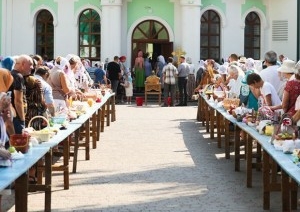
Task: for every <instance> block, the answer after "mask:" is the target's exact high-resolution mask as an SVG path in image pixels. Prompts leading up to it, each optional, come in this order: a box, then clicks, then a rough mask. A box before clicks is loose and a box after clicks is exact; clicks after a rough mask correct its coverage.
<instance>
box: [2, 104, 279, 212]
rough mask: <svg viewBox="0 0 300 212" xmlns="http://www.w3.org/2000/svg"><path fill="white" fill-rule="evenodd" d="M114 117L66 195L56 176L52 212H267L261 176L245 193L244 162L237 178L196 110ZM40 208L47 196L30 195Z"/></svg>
mask: <svg viewBox="0 0 300 212" xmlns="http://www.w3.org/2000/svg"><path fill="white" fill-rule="evenodd" d="M189 104H191V103H189ZM116 110H117V121H116V122H113V123H111V126H110V127H105V130H104V133H102V134H101V141H100V142H98V147H97V149H91V159H90V160H89V161H85V160H84V151H83V150H80V151H79V162H78V167H77V170H78V172H77V173H76V174H73V173H71V174H70V189H69V190H63V187H62V185H63V177H62V174H61V173H55V174H54V176H53V187H52V190H53V192H52V211H59V212H64V211H76V212H87V211H105V212H115V211H124V212H125V211H143V212H144V211H166V212H167V211H172V212H174V211H197V212H198V211H213V212H216V211H222V212H223V211H230V212H235V211H243V212H244V211H246V212H247V211H249V212H250V211H251V212H253V211H256V212H257V211H263V209H262V177H261V175H262V173H261V172H257V171H255V170H254V171H253V188H246V183H245V182H246V173H245V161H242V162H241V171H240V172H235V171H234V155H232V157H231V159H229V160H227V159H225V155H224V145H223V148H221V149H219V148H217V143H216V140H211V139H209V138H204V137H205V136H206V137H207V136H208V134H207V133H205V129H204V128H203V127H202V124H200V123H198V122H197V121H196V120H195V117H196V112H197V107H196V106H195V105H194V106H189V107H159V106H156V105H154V104H153V105H148V106H147V107H136V106H135V105H116ZM71 164H72V158H71ZM70 170H71V168H70ZM271 197H272V199H271V211H281V200H280V194H279V192H278V193H274V194H273V193H272V195H271ZM13 199H14V195H11V196H9V197H5V198H4V201H3V206H2V208H3V211H14V210H15V208H14V205H13ZM43 204H44V194H43V193H39V192H35V193H30V194H29V197H28V208H29V211H43V207H44V206H43Z"/></svg>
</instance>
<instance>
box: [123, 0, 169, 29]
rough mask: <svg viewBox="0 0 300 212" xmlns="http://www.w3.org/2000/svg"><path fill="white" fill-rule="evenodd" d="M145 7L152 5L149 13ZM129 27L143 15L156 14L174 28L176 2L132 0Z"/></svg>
mask: <svg viewBox="0 0 300 212" xmlns="http://www.w3.org/2000/svg"><path fill="white" fill-rule="evenodd" d="M145 7H151V8H152V13H149V12H148V10H147V9H146V8H145ZM127 11H128V14H127V29H129V28H130V27H131V25H132V24H133V23H134V22H135V21H136V20H137V19H140V18H141V17H144V16H156V17H160V18H161V19H163V20H165V21H166V22H167V23H168V24H169V25H170V27H171V28H172V29H173V30H174V4H173V3H171V2H170V0H151V1H149V0H132V2H128V9H127Z"/></svg>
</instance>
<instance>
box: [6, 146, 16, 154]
mask: <svg viewBox="0 0 300 212" xmlns="http://www.w3.org/2000/svg"><path fill="white" fill-rule="evenodd" d="M8 151H9V152H10V153H14V152H15V151H16V148H15V147H13V146H10V147H9V148H8Z"/></svg>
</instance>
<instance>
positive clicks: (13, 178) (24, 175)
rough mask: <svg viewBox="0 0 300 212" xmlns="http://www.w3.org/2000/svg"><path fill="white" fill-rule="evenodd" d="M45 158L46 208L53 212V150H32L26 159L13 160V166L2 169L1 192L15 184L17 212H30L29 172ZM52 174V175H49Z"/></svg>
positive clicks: (26, 155)
mask: <svg viewBox="0 0 300 212" xmlns="http://www.w3.org/2000/svg"><path fill="white" fill-rule="evenodd" d="M44 156H45V167H46V170H47V173H48V174H46V175H45V186H43V191H44V192H45V208H44V211H51V163H52V160H51V159H52V157H51V150H50V148H49V147H38V148H30V149H29V151H28V153H26V154H24V158H21V159H18V160H13V163H12V166H9V167H1V168H0V176H1V177H0V190H3V189H5V188H6V187H7V186H9V185H10V184H12V183H13V182H15V208H16V212H19V211H22V212H23V211H25V212H26V211H28V195H27V194H28V187H29V185H28V170H29V169H30V168H31V167H32V166H33V165H34V164H35V163H37V162H38V161H39V160H40V159H41V158H43V157H44ZM49 173H50V174H49ZM30 186H31V185H30Z"/></svg>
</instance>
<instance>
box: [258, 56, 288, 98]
mask: <svg viewBox="0 0 300 212" xmlns="http://www.w3.org/2000/svg"><path fill="white" fill-rule="evenodd" d="M264 62H265V65H266V66H267V68H265V69H263V70H262V71H261V72H260V73H259V75H260V77H261V78H262V80H263V81H265V82H269V83H271V85H273V87H274V88H275V89H276V92H277V93H278V92H279V90H278V89H279V88H280V87H281V84H282V82H281V81H280V77H279V76H278V71H277V69H278V68H279V66H278V65H277V54H276V52H274V51H268V52H267V53H266V54H265V61H264Z"/></svg>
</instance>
